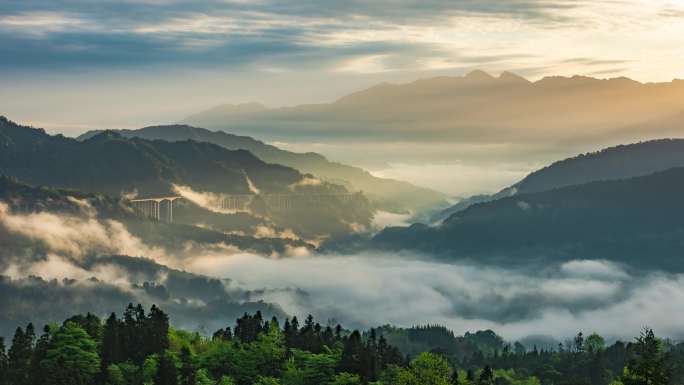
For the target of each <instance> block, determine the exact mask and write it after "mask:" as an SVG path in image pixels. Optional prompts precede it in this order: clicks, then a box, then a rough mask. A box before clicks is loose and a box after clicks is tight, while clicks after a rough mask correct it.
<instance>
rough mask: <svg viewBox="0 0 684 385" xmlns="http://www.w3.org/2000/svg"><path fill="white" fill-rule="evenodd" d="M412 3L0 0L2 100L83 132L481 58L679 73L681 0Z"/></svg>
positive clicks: (413, 74) (532, 68) (322, 98)
mask: <svg viewBox="0 0 684 385" xmlns="http://www.w3.org/2000/svg"><path fill="white" fill-rule="evenodd" d="M418 4H419V3H416V2H414V1H410V0H403V1H400V2H391V3H384V2H374V3H372V4H367V3H363V2H352V3H336V2H328V3H326V4H325V5H321V4H319V3H317V2H309V1H303V2H297V3H295V4H292V3H290V4H288V3H284V2H281V1H277V0H265V1H259V2H243V1H203V2H193V3H191V4H190V3H187V2H185V1H179V0H172V1H171V0H170V1H149V0H131V1H127V2H126V3H125V5H119V4H118V3H117V2H116V1H109V0H107V1H103V2H99V4H98V5H94V4H90V3H89V2H85V1H83V0H74V1H65V2H62V1H57V2H45V1H40V0H30V1H22V2H7V3H4V4H2V5H0V37H2V38H1V39H0V41H2V43H0V49H2V50H3V52H5V53H6V55H5V60H3V62H2V63H0V68H2V70H3V71H2V74H0V81H1V82H2V83H3V87H2V89H0V102H2V104H3V113H4V114H6V115H7V116H8V117H10V118H11V119H13V120H16V121H19V122H22V123H27V124H32V125H35V126H39V127H45V128H47V129H49V130H50V131H51V132H60V133H65V134H71V135H74V134H76V133H79V132H83V131H86V130H88V129H102V128H136V127H142V126H146V125H151V124H162V123H173V122H175V121H178V120H181V119H183V118H184V117H186V116H188V115H190V114H193V113H196V112H199V111H201V110H204V109H207V108H210V107H213V106H215V105H220V104H224V103H231V104H237V103H245V102H252V101H255V102H260V103H264V104H266V105H269V106H285V105H296V104H303V103H323V102H331V101H333V100H335V99H336V98H339V97H341V96H343V95H345V94H348V93H350V92H354V91H358V90H360V89H364V88H367V87H370V86H372V85H374V84H377V83H381V82H385V81H389V82H394V83H403V82H408V81H412V80H416V79H421V78H429V77H432V76H441V75H462V74H464V73H466V72H468V71H470V70H472V69H476V68H479V69H483V70H487V71H491V72H492V73H499V72H501V71H504V70H510V71H513V72H516V73H519V74H520V75H522V76H525V77H527V78H529V79H532V80H536V79H540V78H542V77H544V76H548V75H563V76H572V75H576V74H579V75H588V76H596V77H601V78H607V77H616V76H628V77H630V78H634V79H636V80H639V81H642V82H652V81H670V80H672V79H675V78H682V77H684V70H683V69H682V68H681V65H680V61H679V58H681V57H682V56H684V48H682V47H684V23H682V22H681V21H682V19H683V18H684V5H682V4H681V3H680V2H678V1H667V0H658V1H638V0H630V1H623V2H619V3H615V4H614V3H596V2H584V1H580V2H572V1H563V0H515V1H511V2H498V1H490V0H487V1H481V2H468V1H456V2H442V1H434V2H430V3H429V4H421V5H420V6H418ZM606 14H610V15H611V17H610V18H606V17H605V15H606ZM635 46H638V47H639V49H638V50H635V49H634V47H635ZM559 47H562V49H558V48H559ZM34 106H39V107H40V108H39V109H36V108H33V107H34Z"/></svg>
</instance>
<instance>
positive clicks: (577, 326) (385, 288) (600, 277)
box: [188, 255, 684, 340]
mask: <svg viewBox="0 0 684 385" xmlns="http://www.w3.org/2000/svg"><path fill="white" fill-rule="evenodd" d="M407 257H408V258H407ZM188 268H189V269H190V270H192V271H196V272H200V273H204V274H210V275H214V276H222V275H225V276H230V277H231V278H232V279H233V281H232V284H233V285H236V287H240V288H243V289H251V290H253V291H252V292H253V293H254V294H253V295H254V298H258V299H264V300H266V301H269V302H277V303H279V304H281V305H282V306H283V307H284V309H285V311H287V312H289V313H290V314H307V313H309V312H311V313H313V314H314V315H315V316H317V317H319V318H321V319H328V318H334V319H336V320H338V321H344V322H345V323H348V324H352V325H354V326H357V327H372V326H377V325H380V324H385V323H392V324H395V325H400V326H411V325H415V324H425V323H438V324H444V325H447V326H448V327H450V328H453V329H454V330H455V331H456V333H463V332H465V331H473V330H480V329H485V328H491V329H493V330H495V331H497V332H498V333H501V334H502V335H503V336H505V337H506V338H508V339H518V338H522V337H525V336H529V335H540V334H542V335H549V336H552V337H555V338H557V339H559V340H563V339H564V338H566V337H568V336H572V335H574V334H575V333H577V331H578V330H584V331H586V332H593V331H596V332H599V333H601V334H603V335H606V336H609V337H612V338H629V337H630V336H633V335H636V334H638V332H639V330H640V329H641V328H642V327H643V326H644V325H648V326H650V327H653V328H655V329H656V330H657V331H658V333H659V334H661V335H666V336H670V337H679V338H681V337H684V329H682V327H681V321H682V319H684V311H682V310H681V309H683V308H684V289H683V287H684V286H683V285H682V284H683V283H684V276H682V275H668V274H665V273H659V272H649V273H647V274H634V273H632V272H630V271H629V270H628V269H627V268H625V267H622V266H619V265H616V264H613V263H610V262H606V261H599V260H575V261H571V262H567V263H565V264H562V265H558V266H548V267H545V268H542V269H538V270H537V271H528V270H522V269H515V268H511V267H508V268H504V267H501V268H491V267H482V266H477V265H465V264H445V263H437V262H431V261H428V260H420V259H416V256H403V257H400V256H394V255H358V256H335V257H315V258H305V259H287V260H273V259H266V258H261V257H257V256H252V255H234V256H230V257H223V258H211V259H208V258H197V259H194V260H193V261H192V262H191V263H190V264H189V265H188ZM663 296H666V298H668V302H667V303H666V304H664V303H662V301H660V300H659V298H664V297H663Z"/></svg>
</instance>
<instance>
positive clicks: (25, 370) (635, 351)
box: [0, 304, 684, 385]
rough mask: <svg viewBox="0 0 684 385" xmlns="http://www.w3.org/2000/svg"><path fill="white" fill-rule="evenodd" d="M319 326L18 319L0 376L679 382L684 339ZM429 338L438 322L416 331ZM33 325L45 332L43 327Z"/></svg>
mask: <svg viewBox="0 0 684 385" xmlns="http://www.w3.org/2000/svg"><path fill="white" fill-rule="evenodd" d="M387 329H388V327H384V328H381V329H371V330H369V331H367V332H363V333H362V332H359V331H358V330H354V331H350V330H347V329H344V328H343V327H342V326H341V325H336V326H332V325H330V326H325V327H324V326H322V325H320V324H319V323H317V322H315V320H314V319H313V317H311V316H309V317H307V318H306V320H304V322H303V323H302V324H301V325H300V323H299V320H298V319H297V318H296V317H293V318H292V319H289V318H288V319H286V320H285V321H284V323H283V324H282V325H281V323H280V321H279V320H278V319H277V318H275V317H274V318H273V319H271V320H264V319H263V317H262V314H261V313H260V312H257V313H255V314H245V315H243V316H242V317H241V318H239V319H237V320H236V323H235V324H234V325H233V326H228V327H226V328H222V329H219V330H217V331H216V332H214V333H213V335H212V336H211V337H209V336H203V335H201V334H199V333H196V332H187V331H183V330H178V329H174V328H172V327H171V326H170V323H169V317H168V315H167V314H166V313H165V312H164V311H162V310H161V309H159V308H158V307H157V306H152V307H151V309H150V310H149V312H147V313H146V311H145V309H143V307H142V306H141V305H137V306H133V305H132V304H130V305H129V306H128V307H127V308H126V309H125V311H124V313H123V316H122V317H121V318H119V317H118V316H117V315H116V314H114V313H112V314H111V315H110V316H109V317H108V318H107V319H105V320H101V319H100V318H99V317H97V316H95V315H93V314H90V313H88V314H86V315H75V316H73V317H70V318H69V319H67V320H65V321H64V322H63V323H62V324H61V325H58V324H50V325H46V326H45V327H44V328H43V330H42V333H37V331H36V329H35V327H34V325H33V324H28V325H26V326H25V327H18V328H17V329H16V332H15V334H14V337H13V338H12V341H11V342H10V343H9V346H8V347H7V348H6V346H5V342H4V341H3V340H2V339H1V338H0V385H39V384H41V385H42V384H48V385H52V384H54V385H90V384H94V385H95V384H97V385H100V384H103V385H105V384H106V385H147V384H150V385H214V384H216V385H354V384H373V385H448V384H453V385H456V384H463V385H536V384H556V385H561V384H567V385H570V384H573V385H582V384H587V385H601V384H610V385H621V384H622V385H642V384H643V385H666V384H681V383H683V381H684V344H675V343H673V342H671V341H669V340H662V339H660V338H658V337H656V336H655V334H654V332H653V331H652V330H651V329H648V328H645V329H644V330H643V332H642V333H641V335H640V336H638V337H636V338H635V339H634V340H633V341H630V342H622V341H617V342H615V343H614V344H612V345H610V346H607V345H606V342H605V340H604V339H603V338H602V337H601V336H599V335H597V334H591V335H589V336H587V337H586V338H585V337H584V335H583V334H582V333H578V334H577V336H576V337H575V338H574V339H573V340H570V341H568V342H566V343H565V344H559V346H558V347H557V348H556V349H549V350H543V349H542V350H538V349H537V348H536V347H534V348H533V349H531V350H528V349H525V348H524V347H523V346H522V345H521V344H519V343H516V344H515V345H513V346H511V345H510V344H503V348H502V349H500V350H498V349H496V350H491V349H487V350H485V349H479V350H475V351H473V352H471V353H470V354H468V355H463V354H460V355H457V354H454V352H450V351H448V350H445V349H440V348H434V349H431V350H430V351H423V352H419V353H416V354H413V355H409V354H404V353H403V352H402V351H400V349H399V348H398V347H396V346H393V345H391V344H390V343H388V339H386V338H385V337H384V336H383V331H382V330H384V332H386V331H387ZM413 330H414V332H416V331H417V332H418V333H419V334H420V335H421V339H422V340H423V342H424V343H427V344H429V343H430V340H431V339H435V338H440V335H443V334H442V333H443V332H444V330H446V329H445V328H443V327H435V326H426V327H420V328H414V329H413ZM38 334H40V335H39V336H38Z"/></svg>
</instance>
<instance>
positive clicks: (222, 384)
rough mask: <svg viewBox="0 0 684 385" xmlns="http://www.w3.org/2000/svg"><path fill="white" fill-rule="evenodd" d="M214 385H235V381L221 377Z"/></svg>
mask: <svg viewBox="0 0 684 385" xmlns="http://www.w3.org/2000/svg"><path fill="white" fill-rule="evenodd" d="M216 385H235V381H233V379H232V378H231V377H228V376H223V377H221V379H220V380H219V381H218V382H217V383H216Z"/></svg>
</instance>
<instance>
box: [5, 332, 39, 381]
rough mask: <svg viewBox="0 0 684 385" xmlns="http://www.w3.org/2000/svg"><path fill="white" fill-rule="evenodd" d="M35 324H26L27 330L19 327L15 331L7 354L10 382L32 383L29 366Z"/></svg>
mask: <svg viewBox="0 0 684 385" xmlns="http://www.w3.org/2000/svg"><path fill="white" fill-rule="evenodd" d="M34 337H35V333H34V331H33V325H32V324H28V326H26V332H24V330H23V329H22V328H21V327H19V328H17V330H16V331H15V333H14V338H13V339H12V346H11V347H10V349H9V352H8V354H7V359H8V371H9V376H8V377H9V382H10V384H12V385H28V384H30V378H29V367H30V365H31V356H32V355H33V338H34Z"/></svg>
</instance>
